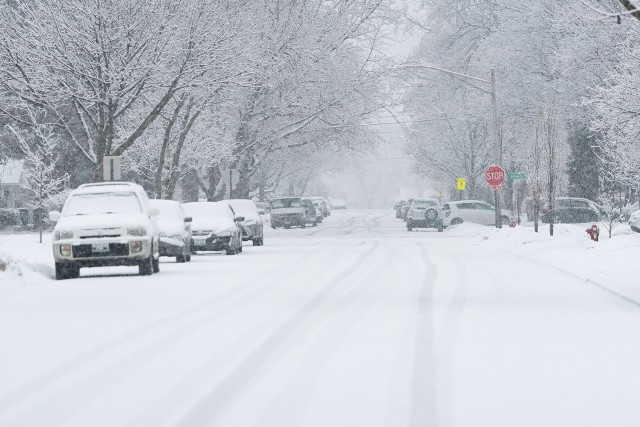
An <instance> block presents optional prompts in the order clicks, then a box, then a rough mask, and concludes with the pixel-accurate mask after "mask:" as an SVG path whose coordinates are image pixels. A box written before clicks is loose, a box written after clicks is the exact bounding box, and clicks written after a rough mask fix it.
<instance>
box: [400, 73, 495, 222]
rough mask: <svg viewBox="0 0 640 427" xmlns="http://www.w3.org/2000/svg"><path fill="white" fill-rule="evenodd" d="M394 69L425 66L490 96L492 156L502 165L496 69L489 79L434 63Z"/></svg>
mask: <svg viewBox="0 0 640 427" xmlns="http://www.w3.org/2000/svg"><path fill="white" fill-rule="evenodd" d="M392 68H396V69H403V68H426V69H428V70H434V71H439V72H441V73H444V74H447V75H449V76H451V77H453V78H455V79H457V80H459V81H462V82H464V83H465V84H467V85H469V86H473V87H474V88H476V89H478V90H479V91H481V92H484V93H486V94H488V95H490V96H491V115H492V118H493V119H492V122H493V126H492V127H493V150H494V158H495V164H496V165H499V166H501V165H502V137H501V135H500V118H499V117H498V105H497V100H496V70H495V69H494V68H492V69H491V73H490V75H489V80H485V79H482V78H479V77H475V76H469V75H467V74H462V73H458V72H455V71H451V70H447V69H446V68H442V67H437V66H435V65H424V64H406V65H397V66H395V67H392ZM474 82H480V83H484V84H485V85H489V89H487V88H486V87H482V86H479V85H478V84H475V83H474ZM494 191H495V208H496V209H495V218H496V228H502V220H501V219H500V216H501V214H500V193H499V191H500V189H499V188H496V189H494Z"/></svg>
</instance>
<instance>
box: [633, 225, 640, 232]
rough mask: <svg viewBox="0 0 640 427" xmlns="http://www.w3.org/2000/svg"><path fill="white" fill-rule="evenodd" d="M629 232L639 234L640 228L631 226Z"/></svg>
mask: <svg viewBox="0 0 640 427" xmlns="http://www.w3.org/2000/svg"><path fill="white" fill-rule="evenodd" d="M631 231H635V232H636V233H640V228H638V227H634V226H631Z"/></svg>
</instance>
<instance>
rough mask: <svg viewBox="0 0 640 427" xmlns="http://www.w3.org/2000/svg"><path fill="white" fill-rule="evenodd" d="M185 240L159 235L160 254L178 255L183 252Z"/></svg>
mask: <svg viewBox="0 0 640 427" xmlns="http://www.w3.org/2000/svg"><path fill="white" fill-rule="evenodd" d="M184 247H185V242H184V241H182V240H178V239H176V238H173V237H160V256H170V257H174V256H179V255H182V254H183V253H184Z"/></svg>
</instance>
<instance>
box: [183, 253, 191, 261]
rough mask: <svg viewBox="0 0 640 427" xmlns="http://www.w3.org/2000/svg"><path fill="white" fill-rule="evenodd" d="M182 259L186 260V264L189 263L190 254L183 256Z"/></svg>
mask: <svg viewBox="0 0 640 427" xmlns="http://www.w3.org/2000/svg"><path fill="white" fill-rule="evenodd" d="M184 259H186V260H187V262H191V254H187V255H185V257H184Z"/></svg>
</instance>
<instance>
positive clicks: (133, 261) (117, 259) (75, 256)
mask: <svg viewBox="0 0 640 427" xmlns="http://www.w3.org/2000/svg"><path fill="white" fill-rule="evenodd" d="M151 242H152V240H151V239H150V238H146V239H145V238H140V237H133V236H131V237H127V238H121V237H119V238H114V239H66V240H58V241H56V242H54V243H53V258H54V260H55V262H59V263H71V264H75V265H79V266H80V267H93V266H106V265H109V266H110V265H138V264H139V262H140V261H141V260H143V259H146V258H149V257H150V256H151V255H153V253H152V243H151ZM63 253H65V255H63Z"/></svg>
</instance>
